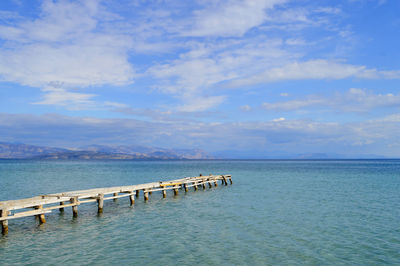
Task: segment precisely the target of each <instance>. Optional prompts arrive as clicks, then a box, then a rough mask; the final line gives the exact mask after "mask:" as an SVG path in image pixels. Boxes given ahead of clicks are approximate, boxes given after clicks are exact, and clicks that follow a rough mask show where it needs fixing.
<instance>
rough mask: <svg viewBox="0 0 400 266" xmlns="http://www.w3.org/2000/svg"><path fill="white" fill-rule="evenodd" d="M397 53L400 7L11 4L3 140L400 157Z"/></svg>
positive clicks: (4, 17) (13, 0)
mask: <svg viewBox="0 0 400 266" xmlns="http://www.w3.org/2000/svg"><path fill="white" fill-rule="evenodd" d="M399 47H400V1H398V0H341V1H334V0H330V1H325V0H319V1H313V0H246V1H245V0H242V1H237V0H225V1H219V0H193V1H182V0H181V1H175V0H165V1H162V0H146V1H145V0H119V1H100V0H85V1H83V0H82V1H67V0H62V1H51V0H44V1H39V0H2V1H1V2H0V142H1V141H3V142H22V143H27V144H34V145H46V146H56V147H70V148H71V147H81V146H84V145H89V144H106V145H144V146H156V147H163V148H188V149H192V148H196V149H203V150H205V151H207V152H210V153H213V154H224V155H226V154H229V153H232V154H237V155H238V156H239V157H240V155H243V156H244V157H252V156H253V157H257V158H258V157H260V158H261V157H270V156H272V157H273V156H281V155H285V154H286V155H287V154H304V153H329V154H343V155H346V156H350V157H351V156H353V157H357V156H360V155H368V154H372V155H380V156H386V157H400V137H399V135H400V86H399V85H400V63H399V62H400V49H399ZM228 157H229V156H228Z"/></svg>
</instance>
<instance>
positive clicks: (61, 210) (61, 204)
mask: <svg viewBox="0 0 400 266" xmlns="http://www.w3.org/2000/svg"><path fill="white" fill-rule="evenodd" d="M63 205H64V202H63V201H61V202H60V206H63ZM59 210H60V212H64V208H60V209H59Z"/></svg>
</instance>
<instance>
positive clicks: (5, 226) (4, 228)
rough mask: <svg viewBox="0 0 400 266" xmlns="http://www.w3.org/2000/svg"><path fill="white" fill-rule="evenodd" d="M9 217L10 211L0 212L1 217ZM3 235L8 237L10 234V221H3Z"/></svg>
mask: <svg viewBox="0 0 400 266" xmlns="http://www.w3.org/2000/svg"><path fill="white" fill-rule="evenodd" d="M7 216H8V210H7V209H2V210H0V217H1V218H5V217H7ZM1 233H2V234H3V235H6V234H7V233H8V220H2V221H1Z"/></svg>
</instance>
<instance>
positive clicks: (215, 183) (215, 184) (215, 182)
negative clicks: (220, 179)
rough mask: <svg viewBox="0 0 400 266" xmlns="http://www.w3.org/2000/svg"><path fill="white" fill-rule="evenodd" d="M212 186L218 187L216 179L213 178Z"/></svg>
mask: <svg viewBox="0 0 400 266" xmlns="http://www.w3.org/2000/svg"><path fill="white" fill-rule="evenodd" d="M214 186H216V187H218V183H217V179H214Z"/></svg>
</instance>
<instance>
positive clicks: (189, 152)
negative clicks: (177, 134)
mask: <svg viewBox="0 0 400 266" xmlns="http://www.w3.org/2000/svg"><path fill="white" fill-rule="evenodd" d="M212 158H213V157H212V156H210V155H209V154H207V153H206V152H204V151H202V150H199V149H164V148H156V147H145V146H134V145H127V146H123V145H119V146H108V145H89V146H85V147H80V148H77V149H76V148H74V149H66V148H54V147H44V146H35V145H28V144H22V143H7V142H0V159H53V160H57V159H85V160H98V159H116V160H133V159H165V160H168V159H212Z"/></svg>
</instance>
